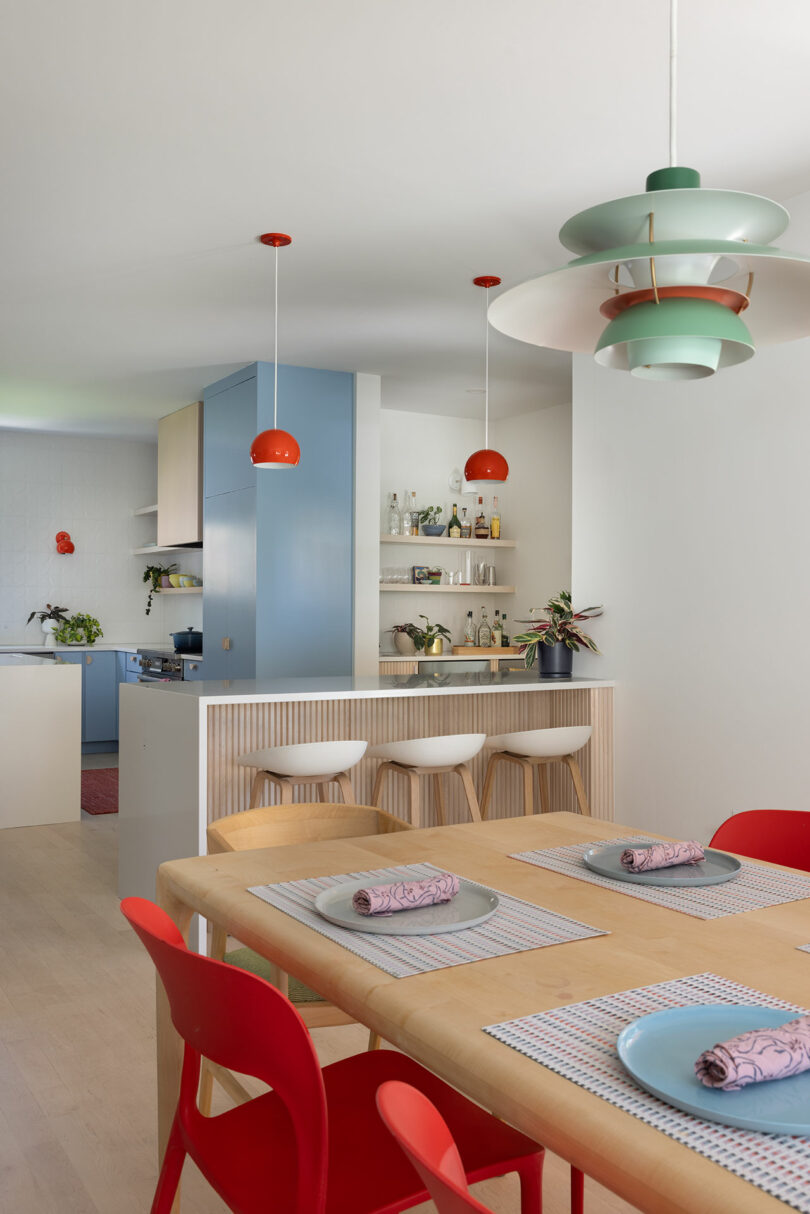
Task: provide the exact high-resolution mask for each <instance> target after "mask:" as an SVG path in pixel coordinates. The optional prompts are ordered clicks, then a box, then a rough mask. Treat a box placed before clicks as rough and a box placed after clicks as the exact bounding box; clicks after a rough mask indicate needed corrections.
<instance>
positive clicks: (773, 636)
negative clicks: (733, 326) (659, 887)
mask: <svg viewBox="0 0 810 1214" xmlns="http://www.w3.org/2000/svg"><path fill="white" fill-rule="evenodd" d="M800 247H801V246H800ZM808 381H810V342H808V341H806V340H805V341H800V342H797V343H792V344H789V345H784V346H776V347H771V348H769V349H763V350H760V351H758V353H757V354H756V356H755V357H754V359H752V360H751V362H749V363H748V364H746V365H744V366H742V367H738V368H733V369H729V370H727V371H724V372H722V373H720V374H719V375H718V376H716V377H715V378H713V379H712V380H706V381H700V382H692V383H684V384H654V383H640V382H638V381H636V380H634V379H633V378H632V377H631V376H629V375H624V374H619V373H618V372H615V371H606V370H603V369H601V368H599V367H597V366H596V365H595V364H594V362H593V361H592V360H591V359H590V358H587V357H585V356H577V357H576V358H575V360H574V422H573V461H574V478H573V583H574V593H575V596H576V601H577V602H578V603H579V604H583V603H584V601H585V600H587V601H588V602H602V601H604V603H605V615H604V617H603V619H602V620H599V621H597V622H596V624H595V626H594V628H593V632H594V634H595V635H596V637H597V638H598V640H599V643H600V646H601V647H602V648H603V650H604V654H605V656H604V657H602V658H595V657H591V656H590V655H585V656H584V657H583V658H582V659H581V660H580V666H579V668H580V670H581V671H582V672H584V671H586V670H588V671H591V672H593V673H596V672H597V671H599V672H600V673H602V674H604V675H605V676H613V677H615V678H616V679H617V680H618V685H617V688H616V698H615V705H616V794H617V795H616V817H617V820H618V821H620V822H629V823H632V824H634V825H641V826H646V827H649V828H650V829H653V830H658V831H661V832H662V833H668V834H673V835H679V836H684V837H689V836H697V837H698V838H699V839H704V840H705V839H707V838H708V837H709V836H710V834H711V832H712V830H713V828H714V827H715V826H717V825H718V824H719V823H720V822H721V821H723V819H724V818H726V817H728V816H729V814H731V813H732V812H735V811H739V810H744V809H752V808H764V807H783V808H788V809H810V747H808V745H807V734H808V723H809V722H808V714H807V684H808V678H810V659H808V656H807V648H806V644H805V628H806V620H807V613H808V605H810V555H809V551H810V545H809V544H808V522H809V521H810V497H809V496H808V462H809V461H810V405H809V404H808V389H807V385H808Z"/></svg>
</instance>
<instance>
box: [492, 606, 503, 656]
mask: <svg viewBox="0 0 810 1214" xmlns="http://www.w3.org/2000/svg"><path fill="white" fill-rule="evenodd" d="M502 645H503V627H502V625H501V613H500V611H498V610H496V611H495V622H494V624H493V625H492V648H493V649H500V647H501V646H502Z"/></svg>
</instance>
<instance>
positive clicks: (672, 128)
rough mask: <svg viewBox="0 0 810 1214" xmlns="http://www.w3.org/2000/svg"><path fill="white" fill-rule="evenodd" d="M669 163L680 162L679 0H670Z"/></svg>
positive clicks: (672, 165)
mask: <svg viewBox="0 0 810 1214" xmlns="http://www.w3.org/2000/svg"><path fill="white" fill-rule="evenodd" d="M669 163H670V167H674V166H675V165H676V164H677V163H678V0H669Z"/></svg>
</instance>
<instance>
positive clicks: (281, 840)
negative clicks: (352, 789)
mask: <svg viewBox="0 0 810 1214" xmlns="http://www.w3.org/2000/svg"><path fill="white" fill-rule="evenodd" d="M400 830H411V826H410V823H408V822H403V821H402V819H401V818H395V817H394V816H393V814H387V813H386V812H385V810H382V809H375V808H374V807H373V806H372V805H338V804H333V803H331V802H325V803H321V802H311V801H307V802H302V803H300V804H292V805H261V806H259V808H258V809H246V810H245V811H244V813H240V814H229V815H228V816H227V817H225V818H217V819H215V821H213V822H211V823H210V824H209V826H208V851H209V853H211V854H213V853H216V852H225V851H247V850H250V849H251V848H254V847H286V846H287V845H289V844H294V843H317V842H319V841H320V840H322V839H347V838H361V837H362V836H363V835H385V834H392V833H394V832H395V831H400Z"/></svg>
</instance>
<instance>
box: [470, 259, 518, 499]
mask: <svg viewBox="0 0 810 1214" xmlns="http://www.w3.org/2000/svg"><path fill="white" fill-rule="evenodd" d="M500 281H501V280H500V278H496V277H495V275H494V274H482V275H481V276H480V277H479V278H474V279H473V283H474V284H475V286H477V287H483V288H484V290H486V291H488V290H489V288H490V287H497V286H499V285H500ZM508 476H509V465H508V464H507V462H506V460H505V459H504V457H503V456H502V455H501V453H500V451H493V450H492V448H491V447H490V445H489V321H488V320H487V297H486V295H485V296H484V445H483V447H482V448H481V450H480V451H473V453H472V455H471V456H470V458H469V459H468V460H467V463H466V464H465V465H464V478H465V480H467V481H472V482H475V483H477V484H502V483H503V481H505V480H506V479H507V477H508Z"/></svg>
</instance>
